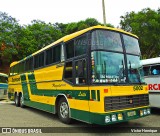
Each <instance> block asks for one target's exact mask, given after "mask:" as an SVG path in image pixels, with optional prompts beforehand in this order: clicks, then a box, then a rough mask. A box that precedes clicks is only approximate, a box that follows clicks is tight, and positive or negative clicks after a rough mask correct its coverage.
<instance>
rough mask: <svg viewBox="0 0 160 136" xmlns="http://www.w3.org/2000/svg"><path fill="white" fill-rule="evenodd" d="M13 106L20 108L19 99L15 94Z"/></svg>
mask: <svg viewBox="0 0 160 136" xmlns="http://www.w3.org/2000/svg"><path fill="white" fill-rule="evenodd" d="M15 105H16V106H17V107H19V106H20V99H19V96H18V95H17V94H15Z"/></svg>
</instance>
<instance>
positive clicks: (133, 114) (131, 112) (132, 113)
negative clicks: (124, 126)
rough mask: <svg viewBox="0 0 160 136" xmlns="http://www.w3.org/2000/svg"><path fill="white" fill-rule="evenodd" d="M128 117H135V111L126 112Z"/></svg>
mask: <svg viewBox="0 0 160 136" xmlns="http://www.w3.org/2000/svg"><path fill="white" fill-rule="evenodd" d="M127 115H128V117H132V116H135V115H136V111H129V112H127Z"/></svg>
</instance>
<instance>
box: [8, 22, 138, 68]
mask: <svg viewBox="0 0 160 136" xmlns="http://www.w3.org/2000/svg"><path fill="white" fill-rule="evenodd" d="M94 29H106V30H112V31H117V32H121V33H124V34H128V35H131V36H133V37H135V38H138V37H137V36H136V35H134V34H132V33H129V32H126V31H124V30H122V29H118V28H111V27H106V26H101V25H97V26H92V27H89V28H86V29H83V30H80V31H78V32H75V33H72V34H69V35H66V36H64V37H62V38H61V39H59V40H57V41H55V42H53V43H51V44H50V45H48V46H46V47H44V48H42V49H40V50H38V51H37V52H35V53H33V54H31V55H29V56H27V57H26V58H24V59H22V60H20V61H17V62H13V63H11V65H10V67H12V66H14V65H15V64H17V63H19V62H21V61H23V60H25V59H27V58H29V57H31V56H34V55H36V54H38V53H40V52H42V51H44V50H46V49H48V48H50V47H52V46H53V45H56V44H58V43H60V42H66V41H69V40H71V39H73V38H75V37H77V36H79V35H82V34H84V33H86V32H88V31H91V30H94Z"/></svg>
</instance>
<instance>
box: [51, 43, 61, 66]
mask: <svg viewBox="0 0 160 136" xmlns="http://www.w3.org/2000/svg"><path fill="white" fill-rule="evenodd" d="M60 60H61V46H60V45H59V46H56V47H54V48H53V63H55V62H59V61H60Z"/></svg>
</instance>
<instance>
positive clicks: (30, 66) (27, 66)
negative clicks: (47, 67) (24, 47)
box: [25, 58, 33, 71]
mask: <svg viewBox="0 0 160 136" xmlns="http://www.w3.org/2000/svg"><path fill="white" fill-rule="evenodd" d="M32 69H33V58H29V59H27V60H26V64H25V71H30V70H32Z"/></svg>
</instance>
